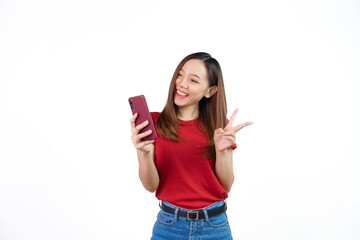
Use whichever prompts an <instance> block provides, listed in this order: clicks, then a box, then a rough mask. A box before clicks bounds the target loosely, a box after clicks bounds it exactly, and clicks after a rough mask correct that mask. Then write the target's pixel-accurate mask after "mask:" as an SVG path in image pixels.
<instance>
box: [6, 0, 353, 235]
mask: <svg viewBox="0 0 360 240" xmlns="http://www.w3.org/2000/svg"><path fill="white" fill-rule="evenodd" d="M359 43H360V4H359V2H358V1H355V0H354V1H342V0H332V1H326V0H323V1H321V0H311V1H310V0H305V1H286V0H274V1H265V0H255V1H222V2H221V3H220V1H209V0H207V1H160V0H154V1H145V0H142V1H115V0H105V1H94V0H90V1H88V0H87V1H85V0H83V1H79V0H76V1H70V0H66V1H45V0H35V1H24V0H11V1H10V0H1V1H0V239H2V240H23V239H24V240H25V239H31V240H48V239H52V240H60V239H61V240H62V239H66V240H70V239H71V240H72V239H74V240H75V239H76V240H78V239H86V240H90V239H94V240H99V239H126V240H127V239H130V240H132V239H134V240H142V239H149V238H150V236H151V230H152V226H153V224H154V222H155V218H156V213H157V211H158V205H157V204H158V201H157V200H156V198H155V196H154V194H151V193H148V192H146V190H144V189H143V187H142V186H141V183H140V180H139V179H138V175H137V174H138V173H137V171H138V163H137V159H136V152H135V149H134V147H133V145H132V143H131V139H130V125H129V120H130V118H131V111H130V108H129V106H128V103H127V99H128V98H129V97H130V96H134V95H140V94H144V95H145V96H146V98H147V101H148V105H149V108H150V110H151V111H161V110H162V108H163V107H164V104H165V101H166V98H167V93H168V87H169V83H170V79H171V76H172V74H173V71H174V70H175V67H176V66H177V64H178V63H179V61H180V60H181V59H182V58H183V57H185V56H186V55H188V54H190V53H193V52H197V51H206V52H209V53H210V54H212V55H213V57H215V58H216V59H217V60H218V61H219V62H220V65H221V67H222V70H223V75H224V80H225V88H226V94H227V100H228V112H229V116H230V114H231V113H232V112H233V111H234V110H235V108H237V107H238V108H239V109H240V112H239V114H238V116H237V119H236V123H241V122H244V121H253V122H254V125H252V126H249V127H247V128H245V129H243V130H241V131H240V132H239V133H238V134H237V144H238V149H236V150H235V152H234V165H235V166H234V167H235V178H236V180H235V183H234V185H233V188H232V191H231V192H230V194H229V199H228V204H229V212H228V216H229V220H230V225H231V227H232V231H233V237H234V239H243V240H263V239H273V240H275V239H276V240H288V239H292V240H303V239H306V240H315V239H316V240H318V239H328V240H335V239H346V240H355V239H360V230H359V226H360V217H359V216H360V207H359V203H360V174H359V171H360V161H359V160H360V151H359V146H360V128H359V122H360V111H359V109H360V105H359V103H360V97H359V93H360V85H359V80H360V70H359V69H360V44H359ZM229 116H228V117H229Z"/></svg>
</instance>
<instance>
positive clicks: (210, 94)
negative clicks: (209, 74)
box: [205, 86, 218, 98]
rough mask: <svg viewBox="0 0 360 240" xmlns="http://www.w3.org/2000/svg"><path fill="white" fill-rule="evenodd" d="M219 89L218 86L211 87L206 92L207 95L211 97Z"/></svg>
mask: <svg viewBox="0 0 360 240" xmlns="http://www.w3.org/2000/svg"><path fill="white" fill-rule="evenodd" d="M217 90H218V88H217V86H212V87H211V88H209V90H208V91H207V93H206V94H205V97H206V98H211V97H212V96H213V95H214V94H215V93H216V92H217Z"/></svg>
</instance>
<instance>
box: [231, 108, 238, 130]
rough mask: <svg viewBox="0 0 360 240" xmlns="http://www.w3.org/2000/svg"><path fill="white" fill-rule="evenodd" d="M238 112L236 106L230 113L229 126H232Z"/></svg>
mask: <svg viewBox="0 0 360 240" xmlns="http://www.w3.org/2000/svg"><path fill="white" fill-rule="evenodd" d="M238 112H239V109H238V108H237V109H235V111H234V113H233V114H232V115H231V117H230V120H229V124H230V126H232V124H233V122H234V120H235V117H236V115H237V113H238Z"/></svg>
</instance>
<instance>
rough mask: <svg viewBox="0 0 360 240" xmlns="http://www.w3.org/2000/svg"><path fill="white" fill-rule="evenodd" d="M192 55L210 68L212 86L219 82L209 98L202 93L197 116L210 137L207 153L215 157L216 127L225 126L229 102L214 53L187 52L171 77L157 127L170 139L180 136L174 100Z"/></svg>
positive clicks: (173, 139) (208, 76)
mask: <svg viewBox="0 0 360 240" xmlns="http://www.w3.org/2000/svg"><path fill="white" fill-rule="evenodd" d="M190 59H198V60H201V61H202V62H203V63H204V65H205V68H206V71H207V78H208V81H209V87H212V86H217V92H216V93H215V94H214V95H213V96H211V97H210V98H205V97H203V98H202V99H201V100H200V101H199V118H198V122H199V126H200V128H201V130H202V131H203V132H205V133H206V134H207V136H208V137H209V144H208V145H207V146H205V149H206V150H205V152H204V153H205V154H206V156H207V157H208V158H209V159H215V158H216V154H215V144H214V131H215V129H217V128H224V127H225V126H226V124H227V120H226V114H227V105H226V97H225V88H224V81H223V76H222V72H221V68H220V65H219V63H218V61H217V60H216V59H215V58H213V57H211V55H210V54H208V53H205V52H198V53H193V54H190V55H188V56H186V57H185V58H184V59H183V60H182V61H181V62H180V63H179V65H178V66H177V68H176V69H175V72H174V75H173V77H172V79H171V83H170V87H169V93H168V99H167V102H166V105H165V107H164V109H163V111H162V112H161V113H160V115H159V117H158V119H157V121H156V128H157V130H158V132H159V133H160V134H161V135H162V136H164V137H166V138H167V139H170V140H172V141H180V140H181V139H180V138H179V137H178V135H177V126H178V125H179V120H178V118H177V111H178V107H177V106H176V105H175V102H174V98H175V89H176V79H177V77H178V74H179V71H180V70H181V68H182V67H183V66H184V64H185V63H186V62H187V61H189V60H190Z"/></svg>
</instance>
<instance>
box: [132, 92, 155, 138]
mask: <svg viewBox="0 0 360 240" xmlns="http://www.w3.org/2000/svg"><path fill="white" fill-rule="evenodd" d="M129 104H130V108H131V112H132V114H133V115H134V114H135V113H137V114H138V117H137V118H136V120H135V126H137V125H139V124H141V123H143V122H145V121H146V120H148V121H149V124H148V125H147V126H146V127H144V128H143V129H141V131H140V133H143V132H146V131H148V130H151V131H152V133H151V134H150V135H149V136H146V137H144V138H142V139H141V140H142V141H147V140H155V139H156V138H157V135H156V131H155V127H154V123H153V121H152V119H151V115H150V112H149V108H148V106H147V103H146V99H145V96H144V95H140V96H135V97H131V98H129Z"/></svg>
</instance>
